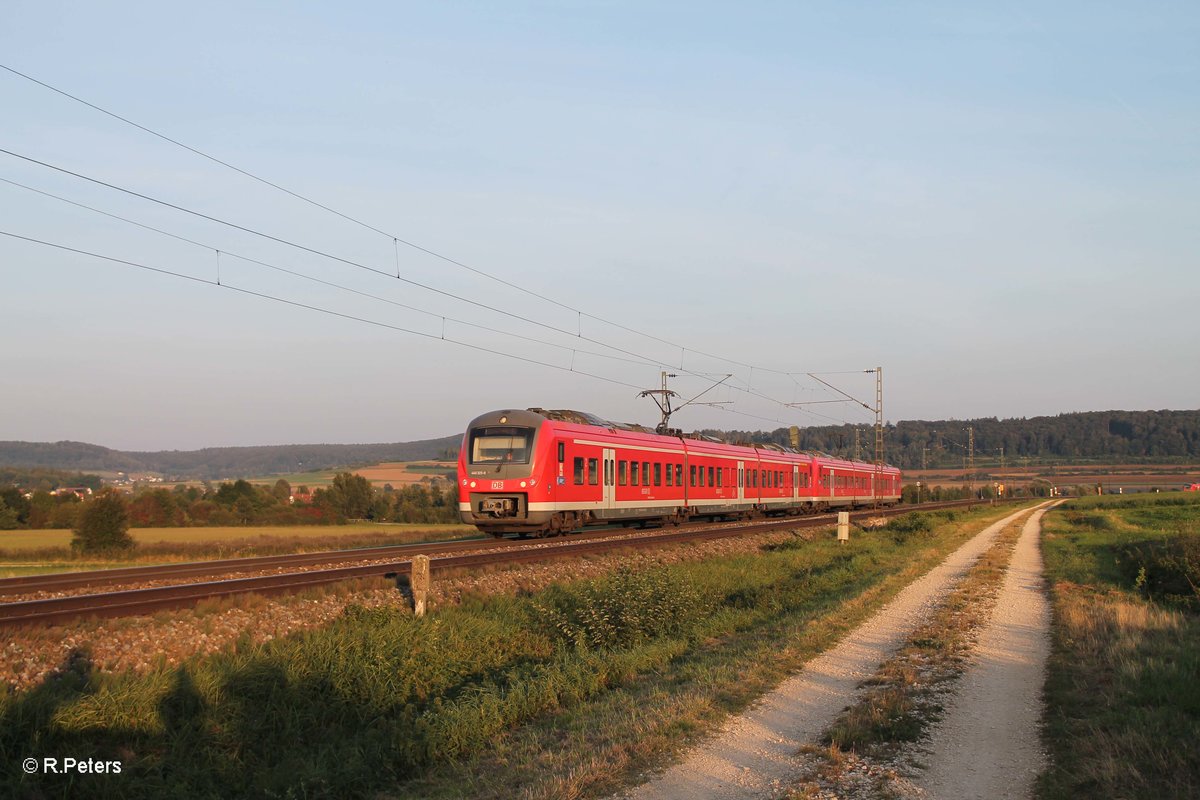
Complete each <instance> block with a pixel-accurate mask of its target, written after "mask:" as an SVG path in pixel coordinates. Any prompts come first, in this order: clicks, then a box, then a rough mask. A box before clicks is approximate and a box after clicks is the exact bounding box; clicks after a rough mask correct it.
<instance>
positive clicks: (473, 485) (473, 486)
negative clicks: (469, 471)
mask: <svg viewBox="0 0 1200 800" xmlns="http://www.w3.org/2000/svg"><path fill="white" fill-rule="evenodd" d="M471 488H472V489H474V488H475V481H471Z"/></svg>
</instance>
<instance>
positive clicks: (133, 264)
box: [0, 178, 837, 424]
mask: <svg viewBox="0 0 1200 800" xmlns="http://www.w3.org/2000/svg"><path fill="white" fill-rule="evenodd" d="M0 180H5V179H2V178H0ZM5 182H7V183H15V182H14V181H7V180H6V181H5ZM17 185H20V184H17ZM23 188H25V187H23ZM35 191H37V190H35ZM44 194H48V193H44ZM50 196H53V195H50ZM56 199H57V198H56ZM68 202H72V201H68ZM76 205H82V204H76ZM99 213H103V214H106V215H107V216H113V217H116V218H118V219H123V218H121V217H117V215H113V214H108V213H107V212H99ZM130 222H132V221H130ZM132 224H136V225H141V226H142V227H146V228H150V226H145V225H142V224H141V223H136V222H133V223H132ZM151 229H152V230H155V231H156V232H161V233H164V235H168V236H172V237H173V238H177V239H181V240H183V241H187V242H189V243H191V244H198V245H199V246H202V247H205V248H206V249H215V248H209V247H208V246H207V245H202V244H199V243H196V242H193V241H192V240H188V239H186V238H185V237H180V236H176V235H175V234H170V233H167V232H162V231H157V229H153V228H151ZM0 234H2V235H4V236H8V237H10V238H13V239H18V240H22V241H26V242H30V243H33V244H38V245H42V246H44V247H50V248H54V249H58V250H62V251H65V252H70V253H76V254H79V255H85V256H88V257H91V258H97V259H101V260H104V261H109V262H112V263H115V264H121V265H124V266H129V267H134V268H136V269H140V270H144V271H147V272H154V273H157V274H160V275H166V276H169V277H173V278H179V279H182V280H187V281H191V282H193V283H200V284H204V285H207V286H213V287H216V288H220V289H229V290H231V291H235V292H238V293H241V294H245V295H249V296H253V297H258V298H260V299H264V300H269V301H272V302H276V303H280V304H283V305H288V306H293V307H296V308H303V309H307V310H310V311H315V312H318V313H322V314H326V315H329V316H333V317H338V318H341V319H346V320H351V321H355V322H361V323H364V324H367V325H373V326H376V327H380V328H385V329H388V330H393V331H397V332H400V333H408V334H411V335H414V336H420V337H423V338H427V339H435V340H441V341H446V342H450V343H451V344H456V345H459V346H461V347H466V348H469V349H472V350H476V351H479V352H483V353H487V354H490V355H498V356H501V357H504V358H509V359H513V360H516V361H520V362H524V363H527V364H534V365H537V366H542V367H548V368H550V369H556V370H559V371H562V372H571V373H575V374H578V375H583V376H585V377H590V378H595V379H597V380H601V381H604V382H607V383H611V384H614V385H617V386H623V387H627V388H631V389H640V388H641V387H640V386H638V385H637V384H633V383H628V382H626V381H622V380H618V379H616V378H610V377H608V376H605V375H599V374H596V373H592V372H588V371H585V370H581V369H576V368H575V367H574V363H573V360H572V365H571V366H570V367H564V366H562V365H560V364H552V363H550V362H547V361H541V360H539V359H535V358H529V357H526V356H521V355H517V354H514V353H509V352H504V351H501V350H495V349H492V348H488V347H483V346H481V345H476V344H472V343H470V342H466V341H462V340H460V339H455V338H453V337H448V336H445V335H444V333H443V335H441V336H438V335H435V334H431V333H426V332H424V331H418V330H413V329H411V328H405V327H403V326H400V325H394V324H391V323H387V322H381V321H379V320H374V319H369V318H367V317H361V316H358V315H354V314H347V313H343V312H339V311H334V310H332V309H327V308H322V307H320V306H316V305H312V304H308V303H301V302H299V301H296V300H289V299H287V298H283V297H279V296H276V295H272V294H268V293H266V292H258V291H254V290H251V289H247V288H244V287H240V286H236V285H232V284H230V283H229V282H228V281H227V280H226V281H218V280H211V279H208V278H201V277H197V276H195V275H188V274H187V273H183V272H176V271H173V270H169V269H164V268H162V267H154V266H151V265H149V264H142V263H139V262H135V261H130V260H128V259H122V258H117V257H115V256H108V255H104V254H102V253H96V252H92V251H89V250H83V249H81V248H75V247H70V246H68V245H64V244H58V243H55V242H48V241H45V240H43V239H37V238H33V237H29V236H22V235H21V234H17V233H12V232H9V231H3V230H0ZM218 252H220V251H218ZM226 255H230V254H229V253H226ZM247 260H252V259H247ZM256 263H262V262H256ZM268 266H273V265H268ZM280 269H282V268H280ZM285 271H287V270H285ZM647 366H650V365H647ZM730 388H733V389H736V390H738V391H747V390H745V389H740V388H739V387H730ZM749 393H750V394H753V395H755V396H758V397H762V398H764V399H766V400H769V401H771V402H775V403H778V404H779V405H781V406H784V407H786V404H784V403H779V401H776V400H774V399H773V398H770V397H767V396H766V395H761V394H759V393H757V392H749ZM717 408H719V409H720V410H722V411H725V412H727V413H731V414H737V415H739V416H745V417H750V418H753V419H759V420H763V421H767V422H774V423H776V424H782V420H780V419H779V418H774V419H772V418H770V417H764V416H761V415H758V414H752V413H749V412H745V411H740V410H737V409H730V408H724V407H722V406H717ZM806 413H814V412H806ZM816 416H824V415H816ZM827 419H832V418H830V417H827ZM834 421H835V422H836V421H837V420H834Z"/></svg>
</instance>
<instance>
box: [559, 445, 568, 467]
mask: <svg viewBox="0 0 1200 800" xmlns="http://www.w3.org/2000/svg"><path fill="white" fill-rule="evenodd" d="M566 449H567V448H566V446H565V444H564V443H563V442H559V443H558V463H560V464H562V463H563V462H564V461H565V460H566Z"/></svg>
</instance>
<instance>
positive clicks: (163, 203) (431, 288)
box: [0, 148, 696, 374]
mask: <svg viewBox="0 0 1200 800" xmlns="http://www.w3.org/2000/svg"><path fill="white" fill-rule="evenodd" d="M0 153H4V154H6V155H10V156H13V157H14V158H19V159H21V160H23V161H28V162H29V163H31V164H37V165H38V166H40V167H45V168H47V169H51V170H54V171H56V172H61V173H63V174H65V175H70V176H72V177H74V178H79V179H80V180H85V181H88V182H90V183H94V184H97V185H98V186H103V187H105V188H107V189H112V190H114V191H117V192H122V193H124V194H128V195H131V196H133V197H137V198H139V199H142V200H146V201H148V202H151V203H157V204H158V205H161V206H165V207H166V208H170V209H173V210H175V211H181V212H183V213H185V214H191V215H192V216H194V217H199V218H200V219H204V220H207V221H209V222H215V223H217V224H219V225H225V226H227V227H230V228H233V229H235V230H239V231H242V232H243V233H249V234H251V235H254V236H259V237H262V238H264V239H267V240H269V241H272V242H276V243H278V244H283V245H287V246H288V247H294V248H296V249H297V250H302V251H304V252H306V253H311V254H312V255H316V256H320V257H322V258H328V259H330V260H332V261H337V262H340V263H342V264H346V265H348V266H351V267H355V268H357V269H362V270H366V271H367V272H373V273H375V274H376V275H382V276H384V277H386V278H391V279H392V280H399V281H401V282H403V283H407V284H410V285H412V286H416V287H419V288H421V289H425V290H426V291H430V292H434V293H435V294H440V295H442V296H443V297H448V298H450V299H452V300H457V301H459V302H461V303H468V304H470V305H473V306H476V307H478V308H482V309H486V310H488V311H491V312H493V313H496V314H501V315H503V316H506V317H511V318H513V319H517V320H520V321H521V322H526V323H528V324H530V325H535V326H537V327H539V328H544V329H546V330H549V331H553V332H555V333H559V334H562V335H564V336H570V337H572V338H576V339H582V340H583V341H586V342H591V343H592V344H597V345H600V346H601V347H607V348H608V349H610V350H615V351H616V352H619V353H624V354H625V355H627V356H634V357H637V358H646V356H643V355H642V354H640V353H635V352H633V351H631V350H626V349H624V348H621V347H617V346H616V345H611V344H608V343H607V342H602V341H600V340H599V339H593V338H591V337H589V336H583V335H581V334H579V333H572V332H571V331H569V330H566V329H565V328H559V327H557V326H555V325H550V324H547V323H545V322H539V321H537V320H535V319H531V318H529V317H526V316H523V315H521V314H516V313H514V312H511V311H505V310H504V309H502V308H497V307H495V306H491V305H488V304H487V303H482V302H480V301H478V300H472V299H470V298H469V297H463V296H461V295H457V294H454V293H453V292H448V291H446V290H444V289H438V288H437V287H435V286H429V285H428V284H424V283H421V282H420V281H414V280H412V279H411V278H404V277H401V276H399V275H392V274H391V273H390V272H387V271H385V270H381V269H376V268H375V267H371V266H368V265H366V264H362V263H360V262H358V261H353V260H351V259H348V258H343V257H341V256H337V255H333V254H332V253H326V252H324V251H323V250H317V249H315V248H312V247H308V246H307V245H303V244H299V243H297V242H293V241H290V240H288V239H283V238H281V237H278V236H273V235H272V234H269V233H264V232H263V231H259V230H255V229H254V228H247V227H246V226H244V225H239V224H237V223H236V222H230V221H228V220H224V219H221V218H219V217H214V216H211V215H209V214H205V213H203V212H201V211H195V210H193V209H190V208H185V207H184V206H180V205H176V204H175V203H171V202H169V201H167V200H161V199H159V198H156V197H151V196H150V195H147V194H143V193H141V192H138V191H135V190H133V189H127V188H125V187H123V186H117V185H116V184H113V183H108V182H107V181H103V180H100V179H99V178H93V177H91V176H88V175H84V174H82V173H79V172H74V171H72V170H69V169H67V168H65V167H60V166H57V165H55V164H50V163H48V162H45V161H39V160H38V159H36V158H32V157H30V156H24V155H21V154H20V153H14V152H13V151H11V150H6V149H4V148H0ZM693 352H695V351H693ZM653 360H654V362H655V364H656V365H659V366H672V365H670V364H668V363H667V362H665V361H661V360H658V359H653ZM684 371H685V372H692V371H691V370H684ZM693 374H696V373H693Z"/></svg>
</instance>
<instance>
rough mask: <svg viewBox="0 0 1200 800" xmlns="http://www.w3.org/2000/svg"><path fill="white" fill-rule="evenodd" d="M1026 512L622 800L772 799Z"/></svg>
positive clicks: (962, 550)
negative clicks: (814, 743)
mask: <svg viewBox="0 0 1200 800" xmlns="http://www.w3.org/2000/svg"><path fill="white" fill-rule="evenodd" d="M1026 513H1028V509H1023V510H1022V511H1019V512H1016V513H1014V514H1010V515H1009V516H1007V517H1005V518H1004V519H1002V520H1000V521H999V522H997V523H995V524H993V525H990V526H988V527H987V528H986V529H984V530H983V531H982V532H980V533H979V534H977V535H976V536H975V537H973V538H972V539H971V540H970V541H968V542H966V543H965V544H963V545H962V546H961V547H959V548H958V549H957V550H955V551H954V552H953V553H951V554H950V556H949V557H947V558H946V560H945V561H943V562H942V563H941V564H940V565H938V566H937V567H935V568H934V569H932V570H931V571H930V572H928V573H927V574H926V575H924V576H922V577H921V578H919V579H917V580H916V581H914V582H913V583H912V584H910V585H909V586H908V587H906V588H905V589H904V590H903V591H901V592H900V594H899V595H897V596H896V598H895V599H894V600H893V601H892V602H891V603H889V604H888V605H886V606H884V607H883V608H882V609H881V610H880V611H879V612H878V613H876V614H875V616H873V617H872V618H871V619H869V620H868V621H867V622H865V623H863V624H862V625H861V626H859V627H858V628H857V629H855V630H854V631H853V632H852V633H850V634H849V635H848V636H847V637H846V638H845V639H844V640H843V641H842V642H841V643H840V644H838V645H837V646H836V647H834V648H833V649H832V650H829V651H827V652H825V653H824V654H822V655H820V656H818V657H817V658H815V659H813V660H812V661H810V662H809V663H808V664H807V665H806V666H805V669H804V671H803V672H801V673H800V674H798V675H796V676H795V677H793V678H790V679H788V680H787V681H785V682H784V683H783V684H782V685H781V686H780V687H779V688H778V689H776V690H775V691H774V692H772V693H770V694H769V695H767V696H766V697H764V698H763V699H762V700H761V701H760V702H759V703H758V704H757V705H756V706H755V707H754V708H753V709H751V710H750V711H749V712H747V713H745V714H743V715H740V716H738V717H735V718H733V719H731V720H729V721H728V722H727V723H726V725H725V726H724V727H723V728H722V730H721V731H720V732H719V733H718V734H716V735H715V736H714V737H713V738H712V739H710V740H709V741H707V742H705V743H704V744H702V745H700V746H699V747H697V748H696V749H694V750H693V751H692V752H691V753H689V754H687V755H686V756H685V757H684V759H683V761H682V762H681V763H679V764H676V765H675V766H673V767H671V768H670V769H668V770H667V771H666V772H665V773H663V774H662V775H660V776H657V777H656V778H654V779H653V780H651V781H650V782H648V783H645V784H642V785H641V786H639V787H637V788H636V789H633V790H632V791H630V792H628V793H626V794H624V795H622V796H623V797H626V798H631V800H694V799H695V798H720V799H721V800H733V799H734V798H739V799H740V798H762V797H770V796H773V795H774V794H775V793H777V792H778V790H780V789H781V788H782V787H784V786H787V785H788V784H789V783H791V782H792V781H794V780H795V779H796V778H797V776H798V773H799V769H800V766H799V762H798V760H797V759H796V758H795V754H796V751H797V750H798V749H799V748H800V747H801V746H802V745H804V744H805V743H807V742H809V741H811V740H813V739H815V738H817V737H818V736H819V735H820V734H821V732H822V731H823V730H824V729H825V728H826V727H827V726H828V725H829V724H830V723H831V722H832V721H833V720H834V718H835V717H836V716H837V714H838V712H840V711H841V710H842V709H843V708H844V707H845V706H847V705H849V704H850V702H851V701H852V700H853V698H854V695H855V694H856V690H857V687H858V684H859V683H860V682H861V681H863V680H864V679H866V678H868V677H870V676H871V675H872V674H873V673H874V671H875V668H876V667H877V666H878V665H879V664H880V662H882V661H883V660H884V659H885V658H887V657H888V655H890V653H891V652H892V651H894V650H895V649H896V648H897V647H898V646H899V645H900V644H901V643H902V642H903V641H904V640H905V639H906V638H907V636H908V635H909V633H910V632H911V631H912V630H913V628H915V627H916V626H917V625H918V624H919V623H920V622H922V621H923V620H924V619H925V617H926V616H927V615H928V614H929V612H930V611H932V610H933V609H934V608H935V607H936V606H937V604H938V602H939V601H940V599H941V598H942V597H943V596H944V595H945V594H946V592H947V591H948V590H949V589H950V588H951V587H952V586H953V585H954V584H955V583H956V582H957V581H958V580H959V578H961V577H962V575H963V574H964V573H965V572H966V570H967V569H969V568H970V567H971V565H972V564H973V563H974V562H975V560H976V559H977V558H978V557H979V555H980V554H981V553H983V551H984V550H986V549H987V547H988V546H989V545H990V544H992V542H993V540H994V539H995V538H996V536H997V535H998V534H999V532H1000V531H1001V530H1002V529H1003V528H1004V527H1006V526H1007V525H1008V524H1009V523H1011V522H1013V521H1014V520H1015V519H1016V518H1017V517H1019V516H1020V515H1022V514H1026ZM1022 538H1024V537H1022ZM1040 686H1041V683H1040V682H1038V683H1037V687H1038V688H1039V689H1040ZM1034 740H1035V741H1036V728H1035V729H1034Z"/></svg>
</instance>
